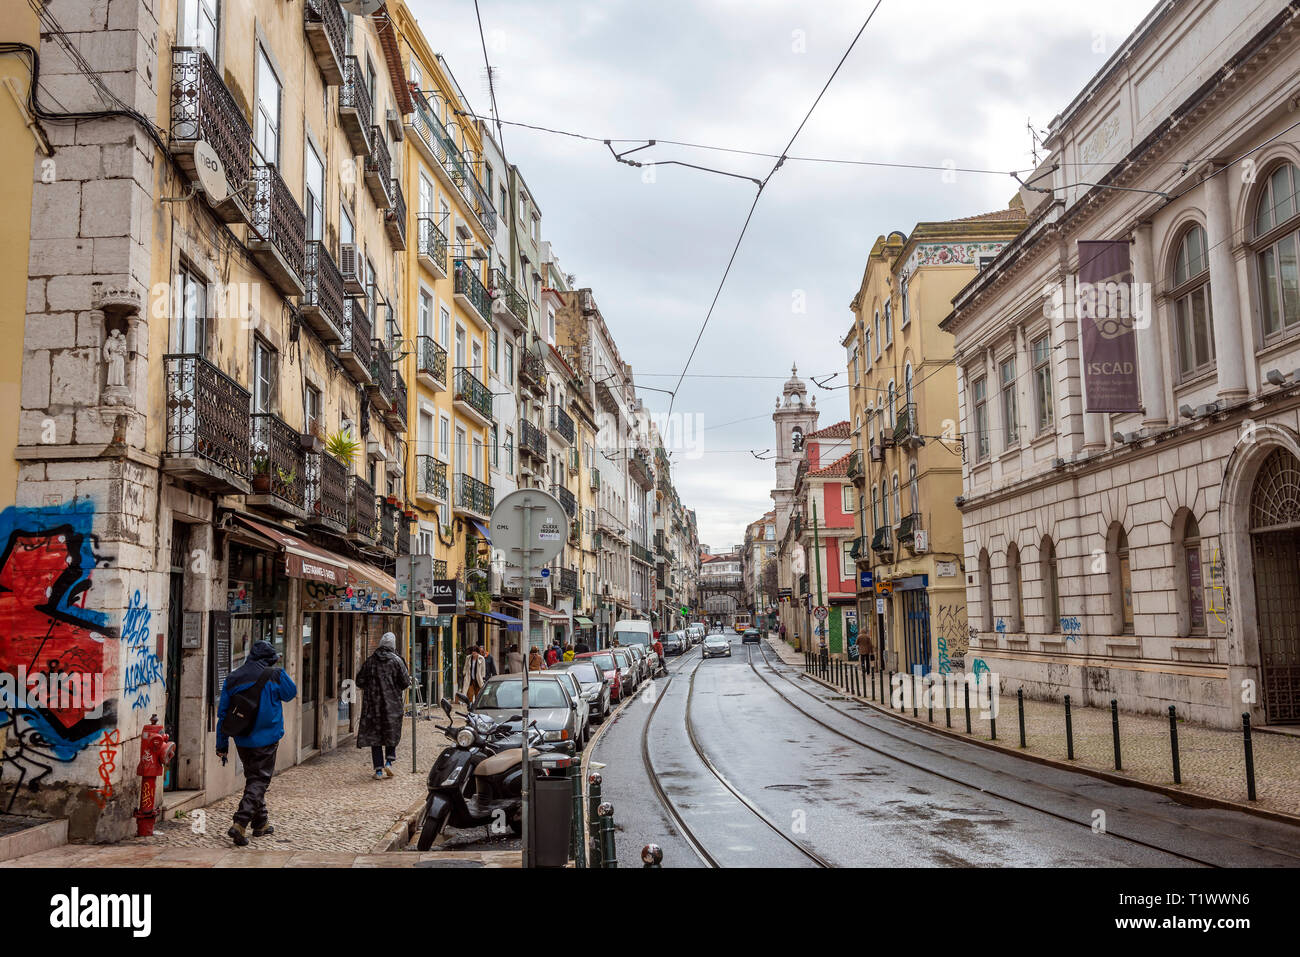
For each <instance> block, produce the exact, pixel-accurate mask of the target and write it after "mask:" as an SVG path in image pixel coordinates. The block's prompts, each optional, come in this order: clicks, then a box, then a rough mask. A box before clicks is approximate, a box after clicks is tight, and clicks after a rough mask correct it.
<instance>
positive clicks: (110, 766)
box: [90, 728, 122, 811]
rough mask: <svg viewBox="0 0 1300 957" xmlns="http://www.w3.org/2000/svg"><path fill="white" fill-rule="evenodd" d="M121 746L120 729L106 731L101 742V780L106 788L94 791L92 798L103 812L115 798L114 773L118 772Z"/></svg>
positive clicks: (91, 794)
mask: <svg viewBox="0 0 1300 957" xmlns="http://www.w3.org/2000/svg"><path fill="white" fill-rule="evenodd" d="M121 746H122V732H121V730H119V729H118V728H114V729H113V730H112V731H105V732H104V737H103V739H102V740H100V742H99V779H100V780H101V781H103V782H104V786H103V787H102V788H95V789H94V790H92V791H91V792H90V796H91V798H92V799H93V800H94V802H95V803H96V804H98V805H99V809H100V810H101V811H102V810H103V809H104V805H106V804H107V803H108V801H109V798H111V797H112V796H113V772H114V771H116V770H117V749H118V748H120V747H121Z"/></svg>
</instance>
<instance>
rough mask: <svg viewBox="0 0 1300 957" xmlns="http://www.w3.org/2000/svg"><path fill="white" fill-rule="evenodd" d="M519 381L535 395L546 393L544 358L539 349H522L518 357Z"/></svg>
mask: <svg viewBox="0 0 1300 957" xmlns="http://www.w3.org/2000/svg"><path fill="white" fill-rule="evenodd" d="M519 381H520V383H521V384H523V385H524V386H525V387H526V388H528V389H530V390H531V391H532V392H533V393H534V394H535V395H545V394H546V360H545V359H543V358H542V350H541V349H539V348H529V349H525V350H524V351H523V354H522V355H521V356H520V359H519Z"/></svg>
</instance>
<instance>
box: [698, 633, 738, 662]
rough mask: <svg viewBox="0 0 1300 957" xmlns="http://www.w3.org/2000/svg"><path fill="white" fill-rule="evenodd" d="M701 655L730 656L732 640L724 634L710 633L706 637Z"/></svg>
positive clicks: (710, 656) (709, 656)
mask: <svg viewBox="0 0 1300 957" xmlns="http://www.w3.org/2000/svg"><path fill="white" fill-rule="evenodd" d="M700 655H701V656H702V657H704V658H724V657H725V658H730V657H731V642H730V641H729V640H728V639H727V638H726V636H724V635H709V637H707V638H705V639H704V647H703V648H702V649H701V650H700Z"/></svg>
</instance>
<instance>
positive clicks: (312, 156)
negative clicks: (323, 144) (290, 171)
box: [304, 143, 325, 240]
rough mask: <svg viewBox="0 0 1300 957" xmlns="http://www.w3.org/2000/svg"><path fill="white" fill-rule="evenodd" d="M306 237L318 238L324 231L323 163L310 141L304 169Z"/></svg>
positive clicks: (309, 238)
mask: <svg viewBox="0 0 1300 957" xmlns="http://www.w3.org/2000/svg"><path fill="white" fill-rule="evenodd" d="M304 179H305V180H306V185H305V188H306V197H305V198H306V203H305V204H304V205H305V206H306V207H307V208H306V209H305V210H304V212H305V213H306V214H307V239H308V240H312V239H316V240H319V239H321V238H322V237H323V236H324V233H325V165H324V164H323V163H321V161H320V154H319V153H317V152H316V147H314V146H312V145H311V143H308V144H307V159H306V169H305V170H304Z"/></svg>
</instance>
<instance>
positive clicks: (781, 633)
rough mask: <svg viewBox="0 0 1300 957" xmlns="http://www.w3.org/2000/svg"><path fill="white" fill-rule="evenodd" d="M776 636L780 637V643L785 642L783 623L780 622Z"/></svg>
mask: <svg viewBox="0 0 1300 957" xmlns="http://www.w3.org/2000/svg"><path fill="white" fill-rule="evenodd" d="M777 634H779V635H780V636H781V640H782V641H785V622H781V627H780V629H779V630H778V631H777Z"/></svg>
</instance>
